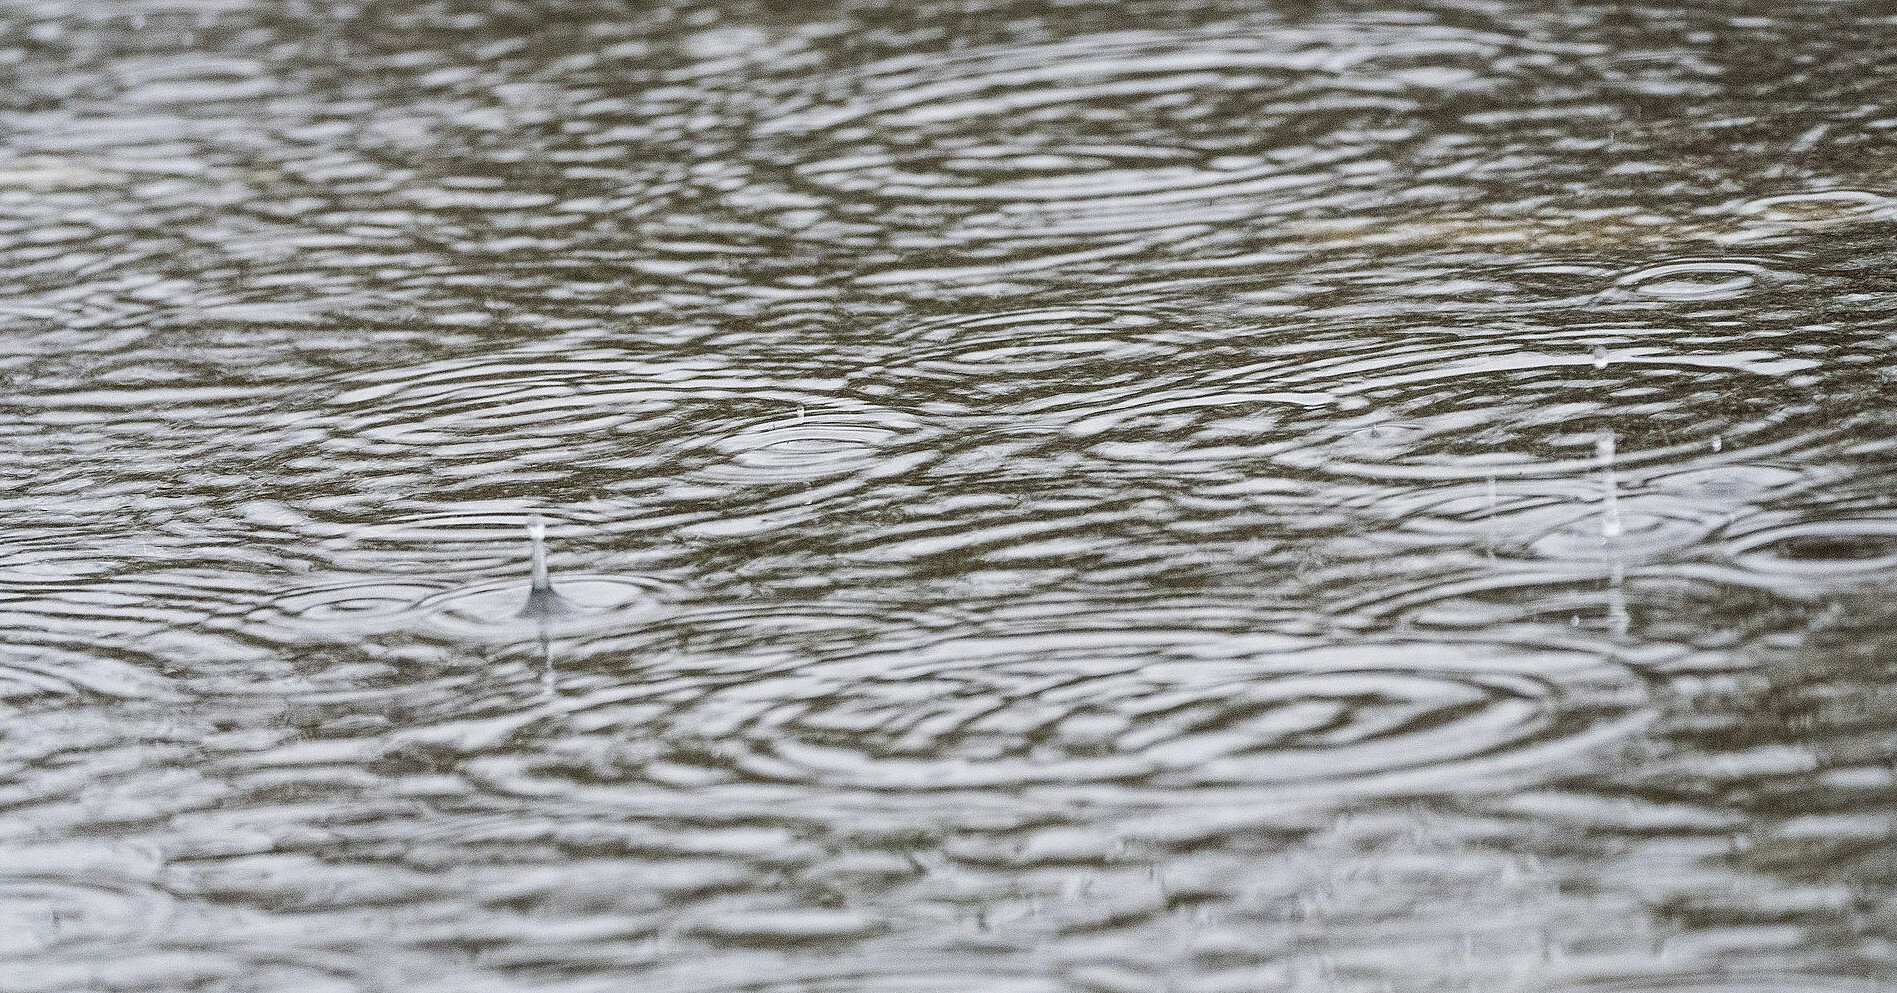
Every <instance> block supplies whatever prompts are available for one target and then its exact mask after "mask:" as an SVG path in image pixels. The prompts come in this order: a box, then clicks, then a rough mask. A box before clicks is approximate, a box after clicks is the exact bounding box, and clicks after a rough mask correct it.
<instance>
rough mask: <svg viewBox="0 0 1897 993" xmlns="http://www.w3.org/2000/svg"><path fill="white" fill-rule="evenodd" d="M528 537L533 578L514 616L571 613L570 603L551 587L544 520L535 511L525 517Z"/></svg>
mask: <svg viewBox="0 0 1897 993" xmlns="http://www.w3.org/2000/svg"><path fill="white" fill-rule="evenodd" d="M527 540H528V541H529V542H530V543H532V545H533V565H532V578H531V581H530V585H529V586H528V589H527V602H526V603H525V604H524V605H522V607H521V608H520V613H518V614H516V615H515V616H516V617H528V618H534V619H537V620H543V621H544V620H549V619H551V618H554V617H559V616H561V615H564V614H570V613H573V605H572V604H570V603H568V602H567V601H566V598H565V597H563V596H561V595H560V594H559V592H558V591H556V590H555V589H554V588H553V581H552V580H550V579H549V578H547V524H546V522H545V521H544V520H542V519H541V518H540V515H538V514H535V515H534V516H533V517H531V518H529V519H528V521H527Z"/></svg>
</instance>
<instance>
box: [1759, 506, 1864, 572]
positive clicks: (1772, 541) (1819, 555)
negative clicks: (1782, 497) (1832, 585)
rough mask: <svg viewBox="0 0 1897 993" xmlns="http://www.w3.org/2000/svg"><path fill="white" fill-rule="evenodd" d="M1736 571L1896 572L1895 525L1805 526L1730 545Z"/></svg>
mask: <svg viewBox="0 0 1897 993" xmlns="http://www.w3.org/2000/svg"><path fill="white" fill-rule="evenodd" d="M1729 550H1730V554H1731V555H1732V557H1733V558H1734V559H1735V560H1736V561H1738V563H1739V564H1740V565H1743V566H1746V567H1748V568H1751V569H1756V570H1758V571H1760V572H1765V573H1777V574H1785V573H1796V574H1799V575H1804V576H1826V575H1836V576H1856V575H1858V574H1861V573H1867V572H1883V571H1887V570H1893V569H1897V520H1883V519H1877V518H1868V519H1858V520H1835V521H1806V522H1801V523H1796V524H1786V525H1782V526H1779V527H1770V528H1765V529H1763V530H1759V531H1754V532H1752V533H1750V534H1746V535H1741V536H1739V537H1736V538H1734V539H1733V540H1732V542H1731V545H1730V549H1729Z"/></svg>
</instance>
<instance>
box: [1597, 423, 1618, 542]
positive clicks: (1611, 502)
mask: <svg viewBox="0 0 1897 993" xmlns="http://www.w3.org/2000/svg"><path fill="white" fill-rule="evenodd" d="M1594 453H1595V454H1596V455H1597V456H1598V457H1599V458H1600V460H1601V537H1602V538H1604V539H1607V540H1610V541H1611V540H1613V539H1616V538H1619V537H1620V534H1621V527H1620V494H1619V489H1620V483H1619V480H1618V479H1617V478H1616V477H1615V474H1614V432H1613V430H1612V429H1611V428H1602V429H1601V433H1600V434H1599V435H1598V436H1597V437H1596V438H1595V439H1594Z"/></svg>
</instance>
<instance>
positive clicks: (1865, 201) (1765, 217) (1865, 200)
mask: <svg viewBox="0 0 1897 993" xmlns="http://www.w3.org/2000/svg"><path fill="white" fill-rule="evenodd" d="M1893 207H1897V202H1893V201H1892V199H1891V198H1890V197H1888V196H1885V195H1883V194H1881V193H1872V192H1870V191H1868V190H1819V191H1813V192H1809V193H1786V194H1782V195H1779V196H1771V197H1760V198H1759V199H1757V200H1749V201H1747V202H1746V203H1745V204H1744V205H1743V206H1741V207H1740V208H1739V213H1741V214H1742V215H1744V216H1746V217H1749V218H1754V219H1756V220H1758V221H1760V222H1763V223H1766V224H1770V225H1773V226H1777V227H1814V226H1819V227H1822V226H1829V225H1833V224H1844V223H1850V222H1853V221H1867V220H1876V219H1881V218H1883V217H1886V216H1888V215H1889V214H1890V212H1891V211H1892V209H1893Z"/></svg>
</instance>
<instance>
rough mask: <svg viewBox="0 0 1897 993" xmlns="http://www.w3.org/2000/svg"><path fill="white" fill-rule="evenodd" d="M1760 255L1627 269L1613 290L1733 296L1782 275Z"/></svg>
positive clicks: (1668, 296)
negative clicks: (1751, 257)
mask: <svg viewBox="0 0 1897 993" xmlns="http://www.w3.org/2000/svg"><path fill="white" fill-rule="evenodd" d="M1785 278H1786V277H1785V275H1784V274H1783V273H1781V272H1778V271H1777V270H1775V269H1773V268H1772V267H1771V266H1770V265H1769V264H1768V263H1767V262H1765V261H1764V260H1760V259H1700V258H1686V259H1675V260H1673V261H1671V262H1664V263H1661V264H1659V265H1652V266H1647V267H1645V268H1642V269H1638V270H1635V271H1633V272H1630V273H1628V274H1626V275H1624V276H1622V277H1620V278H1619V279H1617V280H1615V281H1614V290H1615V291H1616V292H1617V293H1621V294H1631V295H1634V296H1638V297H1644V298H1648V299H1653V300H1677V301H1697V300H1735V299H1738V298H1739V297H1742V296H1745V295H1746V294H1747V293H1750V292H1752V291H1753V290H1755V289H1757V288H1759V287H1761V286H1764V285H1768V284H1771V283H1775V282H1780V281H1783V280H1784V279H1785Z"/></svg>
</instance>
